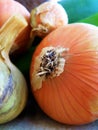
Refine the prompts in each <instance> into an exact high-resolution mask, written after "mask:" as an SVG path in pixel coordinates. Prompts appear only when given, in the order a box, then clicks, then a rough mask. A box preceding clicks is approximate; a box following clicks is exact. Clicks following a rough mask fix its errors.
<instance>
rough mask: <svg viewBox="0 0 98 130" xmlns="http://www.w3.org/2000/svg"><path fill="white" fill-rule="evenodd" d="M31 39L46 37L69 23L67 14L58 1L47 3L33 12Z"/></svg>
mask: <svg viewBox="0 0 98 130" xmlns="http://www.w3.org/2000/svg"><path fill="white" fill-rule="evenodd" d="M30 23H31V27H32V30H31V34H30V35H31V38H34V36H39V37H42V38H43V37H45V36H46V35H47V34H48V33H50V32H51V31H53V30H54V29H56V28H57V27H59V26H62V25H66V24H67V23H68V16H67V12H66V11H65V10H64V8H63V7H62V6H61V5H60V4H58V3H57V2H56V1H47V2H44V3H42V4H40V5H39V6H37V7H36V8H34V9H32V11H31V20H30Z"/></svg>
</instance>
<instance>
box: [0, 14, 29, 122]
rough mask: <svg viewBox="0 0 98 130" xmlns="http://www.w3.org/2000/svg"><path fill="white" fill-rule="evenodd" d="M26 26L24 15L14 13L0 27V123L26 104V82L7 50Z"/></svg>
mask: <svg viewBox="0 0 98 130" xmlns="http://www.w3.org/2000/svg"><path fill="white" fill-rule="evenodd" d="M27 26H28V23H27V21H26V20H25V19H24V17H22V16H20V15H18V16H17V15H14V16H12V17H10V18H9V19H8V20H7V21H6V22H5V24H4V25H3V26H2V27H1V28H0V124H2V123H6V122H8V121H11V120H12V119H14V118H15V117H17V116H18V115H19V114H20V113H21V111H22V110H23V109H24V107H25V105H26V101H27V84H26V81H25V78H24V76H23V75H22V73H21V72H20V71H19V70H18V68H16V67H15V65H13V64H12V62H11V60H10V58H9V52H10V49H11V47H12V45H13V42H14V41H15V39H16V37H17V36H18V35H19V34H20V33H21V31H22V30H24V28H25V27H27Z"/></svg>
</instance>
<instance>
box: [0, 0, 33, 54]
mask: <svg viewBox="0 0 98 130" xmlns="http://www.w3.org/2000/svg"><path fill="white" fill-rule="evenodd" d="M15 14H19V15H20V14H21V15H22V16H24V18H25V19H26V20H27V22H28V26H27V27H26V28H25V29H24V30H23V31H22V32H21V33H20V35H19V36H18V37H17V39H16V41H15V43H14V44H13V46H12V49H11V50H10V53H12V52H17V53H21V52H23V51H25V50H27V49H28V47H29V46H30V44H31V43H30V31H31V27H30V25H29V23H30V13H29V11H28V10H27V9H26V8H25V7H24V6H23V5H22V4H21V3H19V2H17V1H14V0H0V27H2V25H3V24H4V23H5V22H6V21H7V20H8V18H9V17H11V16H13V15H15Z"/></svg>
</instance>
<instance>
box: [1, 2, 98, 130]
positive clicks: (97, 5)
mask: <svg viewBox="0 0 98 130" xmlns="http://www.w3.org/2000/svg"><path fill="white" fill-rule="evenodd" d="M17 1H18V2H20V3H22V4H23V5H24V6H25V7H26V8H27V9H28V10H29V11H31V10H32V9H33V8H34V7H36V6H38V5H39V4H41V3H42V2H44V1H46V0H17ZM54 1H55V0H54ZM59 3H60V4H61V5H62V6H63V7H64V8H65V9H66V11H67V13H68V17H69V23H73V22H78V21H80V20H82V19H85V18H87V17H89V16H92V15H96V14H97V12H98V0H61V1H59ZM96 16H97V15H96ZM94 18H95V21H94V20H93V17H91V18H90V20H89V22H90V21H92V22H93V23H95V24H98V23H97V20H96V19H97V17H94ZM84 21H85V20H84ZM40 40H41V39H39V38H35V40H34V44H33V45H35V44H37V43H39V42H40ZM33 51H34V46H33V47H31V48H30V50H29V51H28V53H27V54H23V55H21V56H20V57H19V58H18V59H17V58H16V59H15V61H14V60H13V62H14V63H15V64H16V66H17V67H18V68H19V69H20V70H21V71H22V73H23V74H24V76H25V77H26V79H27V82H28V88H29V90H30V83H29V72H28V70H29V65H30V60H31V57H32V54H33ZM24 60H26V61H27V62H26V63H25V65H24V68H23V67H22V65H21V63H22V62H23V61H24ZM0 130H98V121H95V122H92V123H90V124H87V125H81V126H69V125H63V124H60V123H58V122H56V121H54V120H52V119H50V118H49V117H47V116H46V115H45V114H44V113H43V112H42V111H41V110H40V108H39V107H38V105H37V103H36V102H35V100H34V97H33V95H32V94H31V91H29V97H28V103H27V105H26V107H25V109H24V111H23V112H22V113H21V114H20V115H19V116H18V117H17V118H16V119H14V120H13V121H11V122H9V123H6V124H4V125H0Z"/></svg>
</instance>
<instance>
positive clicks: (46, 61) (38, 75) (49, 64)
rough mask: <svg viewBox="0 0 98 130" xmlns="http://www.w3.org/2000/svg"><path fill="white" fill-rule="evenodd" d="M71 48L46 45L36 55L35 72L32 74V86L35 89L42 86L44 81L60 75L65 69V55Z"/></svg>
mask: <svg viewBox="0 0 98 130" xmlns="http://www.w3.org/2000/svg"><path fill="white" fill-rule="evenodd" d="M68 51H69V48H63V47H45V48H43V49H42V51H41V53H40V55H39V56H38V57H36V59H35V64H34V72H33V74H32V77H31V78H32V86H34V90H36V89H39V88H41V86H42V81H44V80H46V79H49V78H54V77H57V76H59V75H60V74H61V73H63V71H64V66H65V63H66V58H65V56H66V55H67V54H66V53H68Z"/></svg>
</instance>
